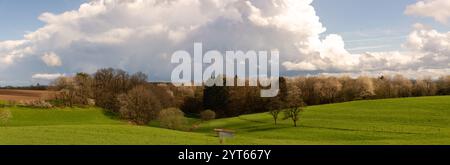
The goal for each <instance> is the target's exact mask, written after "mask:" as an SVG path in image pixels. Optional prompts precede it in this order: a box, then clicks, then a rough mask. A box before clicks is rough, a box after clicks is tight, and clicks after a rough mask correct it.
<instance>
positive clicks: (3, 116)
mask: <svg viewBox="0 0 450 165" xmlns="http://www.w3.org/2000/svg"><path fill="white" fill-rule="evenodd" d="M11 118H12V114H11V111H9V110H7V109H0V125H1V126H3V125H6V124H7V123H8V121H9V120H10V119H11Z"/></svg>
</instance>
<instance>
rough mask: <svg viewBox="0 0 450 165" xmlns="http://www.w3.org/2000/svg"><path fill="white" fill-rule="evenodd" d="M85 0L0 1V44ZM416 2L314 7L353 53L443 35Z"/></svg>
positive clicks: (323, 1) (345, 1) (348, 0)
mask: <svg viewBox="0 0 450 165" xmlns="http://www.w3.org/2000/svg"><path fill="white" fill-rule="evenodd" d="M84 2H86V0H57V1H55V0H39V1H35V0H14V1H11V0H0V20H1V21H0V41H1V40H12V39H21V38H22V37H23V35H24V34H25V33H27V32H29V31H34V30H36V29H37V28H39V27H42V26H43V25H44V24H43V22H41V21H40V20H38V17H39V15H41V14H42V13H44V12H51V13H61V12H64V11H68V10H73V9H78V7H79V6H80V4H82V3H84ZM414 2H416V0H376V1H374V0H315V1H314V2H313V6H314V7H315V9H316V12H317V15H318V16H319V17H320V19H321V22H322V23H323V24H324V26H325V27H326V28H327V31H326V32H325V33H324V34H323V36H325V35H328V34H334V33H336V34H339V35H341V36H342V37H343V38H344V40H345V41H346V48H347V49H348V50H349V51H350V52H352V53H361V52H365V51H391V50H398V49H401V44H402V43H403V42H404V41H405V38H406V35H408V33H409V32H410V31H411V25H412V24H414V23H416V22H419V21H421V22H424V23H426V24H428V25H432V26H433V27H434V28H436V29H438V30H441V31H445V30H449V28H448V26H447V27H446V26H443V25H441V24H439V23H436V22H434V21H433V20H432V19H430V18H417V17H411V16H407V15H405V14H404V9H405V7H406V6H407V5H410V4H413V3H414Z"/></svg>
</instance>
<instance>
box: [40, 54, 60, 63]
mask: <svg viewBox="0 0 450 165" xmlns="http://www.w3.org/2000/svg"><path fill="white" fill-rule="evenodd" d="M41 59H42V61H44V63H45V64H47V66H61V65H62V62H61V59H60V58H59V56H58V55H57V54H55V53H54V52H49V53H45V54H44V55H43V56H42V58H41Z"/></svg>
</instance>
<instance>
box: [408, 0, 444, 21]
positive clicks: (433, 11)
mask: <svg viewBox="0 0 450 165" xmlns="http://www.w3.org/2000/svg"><path fill="white" fill-rule="evenodd" d="M405 13H406V14H408V15H416V16H423V17H432V18H434V19H435V20H436V21H439V22H441V23H448V20H449V19H450V1H449V0H419V1H418V2H417V3H415V4H412V5H409V6H408V7H407V8H406V10H405Z"/></svg>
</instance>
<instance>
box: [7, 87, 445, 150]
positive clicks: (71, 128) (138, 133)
mask: <svg viewBox="0 0 450 165" xmlns="http://www.w3.org/2000/svg"><path fill="white" fill-rule="evenodd" d="M8 109H10V110H11V112H12V113H13V118H12V119H11V120H10V122H9V123H8V125H7V126H3V127H0V144H219V140H218V138H217V137H215V134H214V132H213V131H212V130H213V129H214V128H227V129H232V130H235V131H236V136H235V137H234V138H232V139H227V140H226V142H225V144H299V145H300V144H308V145H310V144H338V145H339V144H351V145H353V144H354V145H360V144H401V145H412V144H419V145H420V144H437V145H438V144H447V145H448V144H450V96H440V97H420V98H402V99H385V100H369V101H355V102H348V103H340V104H330V105H320V106H310V107H308V108H306V110H305V112H304V113H303V114H302V116H301V121H300V123H299V126H298V127H293V125H292V123H291V121H289V120H286V121H280V122H279V124H278V125H274V124H273V121H272V118H271V116H270V115H268V114H267V113H263V114H253V115H244V116H240V117H235V118H227V119H218V120H213V121H210V122H204V123H201V124H200V127H199V128H198V129H197V130H195V131H193V132H182V131H174V130H167V129H162V128H157V127H156V125H157V124H156V125H155V124H151V125H152V126H134V125H129V124H127V123H126V122H123V121H119V120H115V119H112V118H110V117H108V116H106V115H104V114H103V113H102V112H101V110H100V109H97V108H84V109H82V108H73V109H70V108H66V109H52V110H40V109H30V108H21V107H14V108H8ZM191 121H193V119H192V120H191Z"/></svg>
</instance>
